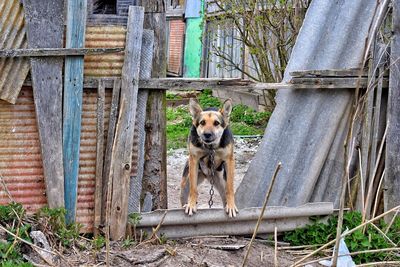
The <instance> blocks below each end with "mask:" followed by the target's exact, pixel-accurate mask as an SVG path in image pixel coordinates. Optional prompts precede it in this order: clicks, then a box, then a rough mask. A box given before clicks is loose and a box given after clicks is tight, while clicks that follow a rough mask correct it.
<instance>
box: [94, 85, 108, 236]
mask: <svg viewBox="0 0 400 267" xmlns="http://www.w3.org/2000/svg"><path fill="white" fill-rule="evenodd" d="M105 98H106V96H105V84H104V80H99V86H98V91H97V127H96V130H97V136H96V188H95V193H94V231H95V234H98V233H99V226H100V223H101V210H102V203H103V201H102V195H103V160H104V102H105Z"/></svg>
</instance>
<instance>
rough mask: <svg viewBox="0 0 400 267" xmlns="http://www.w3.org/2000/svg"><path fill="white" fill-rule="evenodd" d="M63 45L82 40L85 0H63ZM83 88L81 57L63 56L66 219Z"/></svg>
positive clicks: (73, 195)
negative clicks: (64, 12)
mask: <svg viewBox="0 0 400 267" xmlns="http://www.w3.org/2000/svg"><path fill="white" fill-rule="evenodd" d="M67 3H68V4H67V32H66V48H82V47H84V42H85V28H86V5H87V2H86V0H74V1H72V0H70V1H68V2H67ZM82 90H83V57H82V56H68V57H66V58H65V73H64V110H63V113H64V118H63V155H64V187H65V208H66V210H67V214H66V220H67V222H68V223H71V222H74V221H75V215H76V202H77V191H78V168H79V147H80V141H81V140H80V134H81V121H82V118H81V115H82Z"/></svg>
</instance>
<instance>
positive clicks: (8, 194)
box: [0, 174, 15, 202]
mask: <svg viewBox="0 0 400 267" xmlns="http://www.w3.org/2000/svg"><path fill="white" fill-rule="evenodd" d="M0 181H1V185H2V186H3V189H4V192H6V195H7V196H8V198H9V199H10V201H11V202H15V200H14V198H13V197H12V196H11V193H10V191H8V188H7V185H6V182H5V181H4V178H3V176H2V175H1V174H0Z"/></svg>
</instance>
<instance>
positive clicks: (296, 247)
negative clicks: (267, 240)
mask: <svg viewBox="0 0 400 267" xmlns="http://www.w3.org/2000/svg"><path fill="white" fill-rule="evenodd" d="M322 245H324V244H316V245H303V246H288V247H280V248H278V250H290V249H304V248H313V247H319V246H322Z"/></svg>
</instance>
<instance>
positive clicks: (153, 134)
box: [142, 0, 168, 209]
mask: <svg viewBox="0 0 400 267" xmlns="http://www.w3.org/2000/svg"><path fill="white" fill-rule="evenodd" d="M142 5H143V6H145V11H146V17H145V22H144V27H145V29H150V30H153V31H154V49H153V51H154V56H153V67H152V77H153V78H163V77H166V69H167V68H166V66H167V58H166V46H167V42H166V34H165V29H166V28H167V23H166V16H165V5H164V1H162V0H149V1H143V2H142ZM146 118H147V119H146V143H145V151H146V152H145V153H146V155H145V158H146V162H145V166H144V174H143V183H142V186H143V188H145V189H150V190H149V191H145V190H143V192H142V198H143V197H144V196H145V195H151V196H152V209H160V208H164V209H165V208H167V204H168V201H167V164H166V162H167V150H166V139H167V138H166V93H165V91H162V90H151V91H150V92H149V98H148V101H147V115H146Z"/></svg>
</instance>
